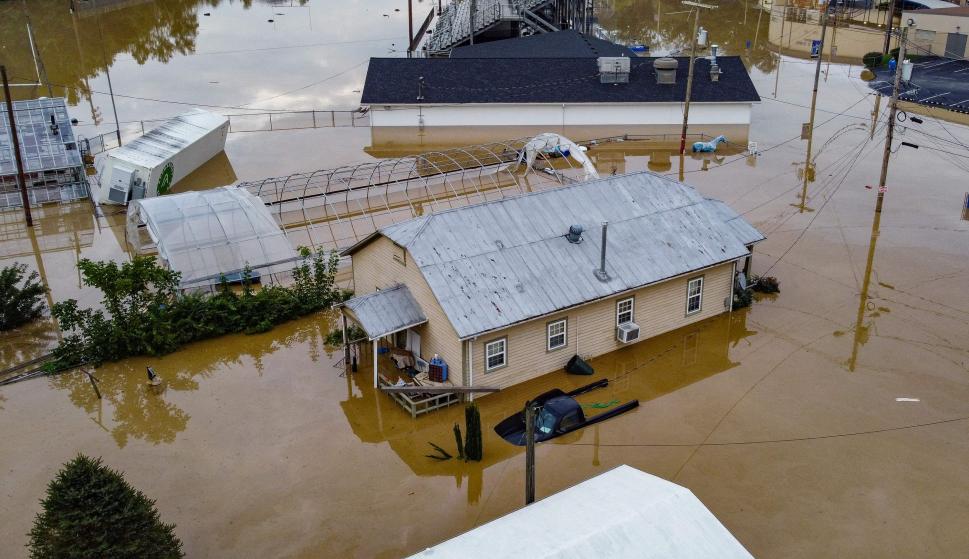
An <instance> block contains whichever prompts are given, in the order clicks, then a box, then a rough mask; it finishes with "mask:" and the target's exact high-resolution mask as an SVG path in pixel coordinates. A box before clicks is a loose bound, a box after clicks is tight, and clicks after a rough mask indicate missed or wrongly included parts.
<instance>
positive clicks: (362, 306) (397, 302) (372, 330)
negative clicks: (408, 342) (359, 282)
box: [342, 284, 427, 340]
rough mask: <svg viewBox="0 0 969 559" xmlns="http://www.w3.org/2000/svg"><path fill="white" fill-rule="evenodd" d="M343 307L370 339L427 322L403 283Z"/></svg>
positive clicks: (355, 300) (356, 299) (348, 302)
mask: <svg viewBox="0 0 969 559" xmlns="http://www.w3.org/2000/svg"><path fill="white" fill-rule="evenodd" d="M342 306H343V307H345V308H347V309H349V310H350V312H351V313H353V318H354V319H355V320H356V322H357V323H359V324H360V327H361V328H363V330H364V331H365V332H366V333H367V337H368V338H370V339H371V340H375V339H377V338H380V337H382V336H386V335H387V334H393V333H394V332H399V331H401V330H404V329H406V328H411V327H413V326H418V325H420V324H424V323H425V322H427V317H426V316H424V311H423V310H422V309H421V306H420V304H418V303H417V300H416V299H414V296H413V295H411V293H410V290H409V289H407V286H406V285H402V284H398V285H395V286H394V287H391V288H390V289H383V290H380V291H375V292H373V293H368V294H367V295H361V296H360V297H354V298H353V299H350V300H348V301H345V302H344V303H343V305H342Z"/></svg>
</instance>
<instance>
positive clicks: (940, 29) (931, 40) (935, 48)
mask: <svg viewBox="0 0 969 559" xmlns="http://www.w3.org/2000/svg"><path fill="white" fill-rule="evenodd" d="M953 7H955V5H953ZM922 11H923V10H912V11H910V12H904V13H903V14H902V21H903V22H904V21H907V20H908V19H909V18H912V19H913V20H915V25H914V26H913V28H912V30H910V31H909V39H911V40H912V42H913V43H914V44H915V45H916V46H917V47H918V48H917V49H915V53H914V54H921V55H926V54H929V53H928V52H925V50H926V49H928V50H931V54H934V55H936V56H946V57H949V58H965V57H967V56H969V41H967V46H966V47H965V48H964V49H962V52H946V51H945V47H946V43H947V41H948V40H949V33H958V34H962V35H965V34H966V33H969V17H965V16H962V17H960V16H955V15H948V14H926V13H920V12H922Z"/></svg>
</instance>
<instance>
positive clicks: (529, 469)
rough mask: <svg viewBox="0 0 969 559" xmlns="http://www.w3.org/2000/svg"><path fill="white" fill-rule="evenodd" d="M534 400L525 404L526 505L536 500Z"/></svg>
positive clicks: (535, 407)
mask: <svg viewBox="0 0 969 559" xmlns="http://www.w3.org/2000/svg"><path fill="white" fill-rule="evenodd" d="M536 410H537V406H535V404H534V403H533V402H528V403H527V404H525V505H530V504H532V503H534V502H535V411H536Z"/></svg>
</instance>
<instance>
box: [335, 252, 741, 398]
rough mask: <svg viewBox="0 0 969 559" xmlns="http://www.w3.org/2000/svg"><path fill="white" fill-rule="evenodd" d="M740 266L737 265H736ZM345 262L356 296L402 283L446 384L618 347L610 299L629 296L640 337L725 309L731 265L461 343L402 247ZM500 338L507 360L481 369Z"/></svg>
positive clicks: (515, 375) (487, 379) (548, 368)
mask: <svg viewBox="0 0 969 559" xmlns="http://www.w3.org/2000/svg"><path fill="white" fill-rule="evenodd" d="M742 264H743V263H742V262H740V263H738V267H737V269H738V270H739V269H741V268H742ZM352 268H353V284H354V290H355V292H356V294H357V295H365V294H367V293H372V292H374V291H376V290H377V289H386V288H388V287H391V286H393V285H395V284H397V283H403V284H405V285H407V287H408V288H409V289H410V291H411V294H412V295H413V296H414V298H415V299H416V300H417V302H418V303H419V304H420V305H421V308H422V309H423V310H424V314H425V316H427V319H428V321H427V323H425V324H423V325H421V326H418V327H416V328H415V329H414V330H415V331H416V332H417V333H418V334H420V336H421V354H422V355H421V357H423V358H424V359H430V358H431V357H432V356H433V355H434V354H435V353H437V354H439V355H440V356H441V357H442V358H443V359H444V360H445V361H446V362H447V363H448V365H449V366H450V380H451V382H452V383H454V384H455V385H459V386H461V385H465V384H468V383H472V384H474V385H477V386H497V387H500V388H505V387H508V386H512V385H514V384H518V383H520V382H524V381H526V380H529V379H532V378H535V377H539V376H541V375H544V374H547V373H549V372H552V371H555V370H559V369H562V368H564V367H565V364H566V363H567V362H568V360H569V359H571V358H572V356H573V355H576V354H578V355H579V356H581V357H583V358H585V359H591V358H592V357H596V356H599V355H603V354H605V353H609V352H611V351H615V350H617V349H619V348H621V347H623V344H622V343H620V342H619V341H618V340H616V305H617V303H618V302H619V301H621V300H624V299H628V298H630V297H632V298H633V299H634V307H633V308H634V313H633V321H634V322H636V324H638V325H639V327H640V336H639V341H644V340H647V339H649V338H652V337H655V336H658V335H660V334H662V333H664V332H669V331H671V330H675V329H677V328H681V327H683V326H686V325H688V324H692V323H694V322H699V321H701V320H704V319H707V318H710V317H712V316H715V315H718V314H721V313H723V312H725V311H726V310H727V307H726V305H725V304H724V300H725V299H726V298H727V297H729V296H730V293H731V286H732V282H733V271H734V263H733V262H728V263H726V264H720V265H718V266H714V267H712V268H708V269H706V270H701V271H699V272H696V273H692V274H687V275H684V276H680V277H678V278H674V279H671V280H667V281H664V282H661V283H658V284H655V285H652V286H648V287H644V288H642V289H638V290H635V291H631V292H629V293H627V294H623V295H617V296H614V297H610V298H608V299H603V300H601V301H596V302H593V303H588V304H584V305H580V306H578V307H575V308H573V309H570V310H567V311H563V312H560V313H555V314H551V315H547V316H543V317H540V318H537V319H534V320H531V321H529V322H525V323H522V324H519V325H517V326H513V327H510V328H505V329H503V330H499V331H496V332H492V333H490V334H484V335H482V336H479V337H478V338H477V339H475V340H472V341H465V342H461V341H460V340H459V339H458V335H457V332H456V331H455V330H454V328H453V327H452V326H451V323H450V321H449V320H448V318H447V316H446V315H445V314H444V310H443V309H442V308H441V306H440V304H439V303H438V302H437V299H436V298H435V297H434V294H433V292H432V291H431V289H430V286H429V285H428V284H427V281H426V280H425V279H424V276H423V275H422V274H421V271H420V269H419V268H418V267H417V265H416V264H415V263H414V261H413V258H412V257H411V255H410V254H409V253H408V252H407V251H406V249H404V248H403V247H400V246H399V245H397V244H396V243H394V242H393V241H391V240H390V239H388V238H386V237H378V238H377V239H375V240H374V241H372V242H371V243H370V244H369V245H367V246H365V247H364V248H362V249H360V250H359V251H358V252H356V253H355V254H354V255H353V259H352ZM701 276H702V277H703V299H702V304H701V308H700V310H699V311H698V312H695V313H693V314H689V315H687V313H686V304H687V285H688V283H689V281H690V280H691V279H693V278H696V277H701ZM563 318H564V319H566V320H567V323H566V324H567V330H566V344H565V346H563V347H561V348H558V349H554V350H551V351H549V350H547V349H546V348H547V326H548V324H549V323H550V322H554V321H558V320H561V319H563ZM502 338H503V339H505V340H506V344H507V345H506V348H507V365H505V366H504V367H501V368H498V369H494V370H492V371H486V370H485V354H484V353H485V346H486V344H487V343H489V342H491V341H494V340H497V339H502ZM637 343H638V342H637ZM469 355H470V357H471V358H470V359H469Z"/></svg>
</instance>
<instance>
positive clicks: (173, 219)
mask: <svg viewBox="0 0 969 559" xmlns="http://www.w3.org/2000/svg"><path fill="white" fill-rule="evenodd" d="M142 225H144V226H145V227H146V228H147V231H148V235H149V236H150V237H151V240H152V241H153V242H154V243H155V244H156V245H157V247H158V255H159V257H160V258H161V259H162V260H163V261H164V262H165V263H166V264H167V265H168V267H169V268H170V269H172V270H174V271H177V272H181V274H182V279H181V286H182V287H188V286H191V285H197V286H202V285H205V284H211V283H217V282H218V281H219V279H220V275H221V274H227V275H228V274H232V273H237V272H240V271H241V270H242V269H243V268H245V266H246V265H247V264H248V266H249V267H250V268H251V269H252V270H253V271H254V272H257V273H259V274H262V275H265V274H272V273H276V272H282V271H286V270H290V269H292V268H293V262H294V261H295V260H296V259H297V255H296V251H295V250H294V249H293V246H292V245H291V244H290V242H289V240H288V239H287V238H286V235H285V233H283V231H282V229H281V228H280V227H279V225H278V224H277V223H276V221H275V220H274V219H273V217H272V215H271V214H270V213H269V209H268V208H267V207H266V206H265V204H263V202H262V200H261V199H259V198H258V197H256V196H254V195H253V194H251V193H250V192H248V191H247V190H244V189H239V188H235V187H231V186H226V187H222V188H216V189H212V190H204V191H191V192H183V193H180V194H170V195H167V196H158V197H155V198H145V199H142V200H134V201H132V202H131V204H130V205H129V206H128V220H127V233H128V242H130V243H132V244H133V245H134V246H135V249H136V250H138V251H139V252H141V251H142V249H144V248H146V247H145V246H139V245H140V244H141V243H140V242H139V239H140V238H141V237H140V236H139V234H138V228H139V227H140V226H142Z"/></svg>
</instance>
